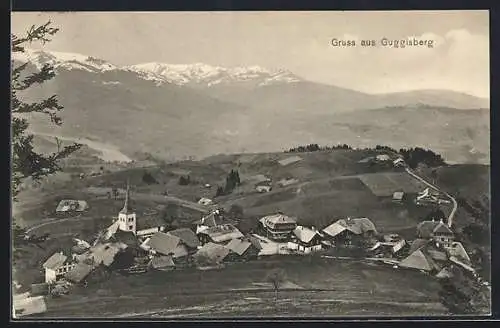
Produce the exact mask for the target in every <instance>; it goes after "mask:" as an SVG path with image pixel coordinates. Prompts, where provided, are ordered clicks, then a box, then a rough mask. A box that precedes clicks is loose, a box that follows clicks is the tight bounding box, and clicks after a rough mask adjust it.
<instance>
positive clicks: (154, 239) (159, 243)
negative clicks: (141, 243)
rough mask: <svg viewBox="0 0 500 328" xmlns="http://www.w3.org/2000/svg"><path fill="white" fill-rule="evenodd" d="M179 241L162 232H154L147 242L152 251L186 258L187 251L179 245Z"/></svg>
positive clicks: (177, 238) (175, 237)
mask: <svg viewBox="0 0 500 328" xmlns="http://www.w3.org/2000/svg"><path fill="white" fill-rule="evenodd" d="M180 242H181V239H180V238H179V237H177V236H173V235H169V234H166V233H163V232H156V233H155V234H154V235H153V236H151V239H150V240H149V242H148V246H150V247H151V249H152V250H154V251H156V252H158V253H160V254H164V255H173V256H174V257H181V256H186V255H187V254H188V253H187V250H186V248H185V247H183V245H181V244H180Z"/></svg>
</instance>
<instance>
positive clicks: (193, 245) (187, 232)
mask: <svg viewBox="0 0 500 328" xmlns="http://www.w3.org/2000/svg"><path fill="white" fill-rule="evenodd" d="M167 235H171V236H175V237H177V238H179V239H180V240H181V242H182V243H183V244H184V245H185V246H186V248H187V250H188V252H190V253H191V252H192V251H195V250H197V249H198V246H200V245H201V243H200V240H199V239H198V237H196V234H195V233H194V232H193V230H191V229H188V228H179V229H175V230H171V231H168V232H167Z"/></svg>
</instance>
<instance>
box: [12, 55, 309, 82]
mask: <svg viewBox="0 0 500 328" xmlns="http://www.w3.org/2000/svg"><path fill="white" fill-rule="evenodd" d="M12 59H13V60H16V61H19V62H23V63H25V62H30V63H32V64H34V65H35V66H36V67H37V68H39V69H40V68H41V67H42V66H43V65H44V64H50V65H52V66H53V67H54V68H55V69H56V70H57V69H60V68H63V69H66V70H73V69H76V70H85V71H88V72H93V73H101V72H106V71H113V70H123V71H129V72H134V73H136V74H137V75H138V76H139V77H141V78H142V79H145V80H150V81H155V82H156V83H157V84H163V83H173V84H176V85H187V84H189V85H193V84H197V85H201V86H206V87H210V86H214V85H218V84H224V83H235V82H254V83H255V85H257V86H265V85H270V84H274V83H294V82H299V81H301V79H300V78H299V77H297V76H295V75H294V74H293V73H291V72H289V71H287V70H283V69H274V70H270V69H266V68H263V67H260V66H248V67H244V66H240V67H231V68H228V67H221V66H212V65H208V64H204V63H194V64H166V63H157V62H151V63H144V64H137V65H131V66H123V67H119V66H116V65H113V64H111V63H109V62H108V61H105V60H102V59H99V58H95V57H92V56H86V55H82V54H78V53H68V52H57V51H41V50H34V49H25V51H24V52H23V53H20V52H16V53H13V57H12Z"/></svg>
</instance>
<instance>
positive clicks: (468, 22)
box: [10, 10, 492, 321]
mask: <svg viewBox="0 0 500 328" xmlns="http://www.w3.org/2000/svg"><path fill="white" fill-rule="evenodd" d="M10 18H11V44H10V47H11V61H10V63H11V69H10V70H11V82H10V88H11V93H10V94H11V115H10V117H11V122H10V123H11V139H10V142H11V187H10V188H11V201H12V206H11V207H12V213H11V230H12V234H11V236H12V238H11V253H10V254H11V261H10V265H11V281H12V285H11V290H10V292H11V299H10V302H11V304H10V306H11V319H12V320H16V321H17V320H18V321H47V320H72V319H78V320H90V319H100V320H108V321H109V320H118V319H126V320H130V321H132V320H178V319H181V318H182V319H191V320H204V319H205V320H210V319H211V320H213V319H221V320H234V319H241V320H244V319H245V318H253V319H259V318H263V319H271V320H273V319H274V320H277V319H280V318H281V319H283V318H302V319H307V318H325V319H329V318H330V319H332V320H334V319H336V318H351V319H362V318H375V319H376V318H405V317H425V318H433V317H435V318H438V317H439V318H443V317H445V318H450V319H453V318H454V317H457V316H464V315H465V316H484V317H485V318H486V317H487V316H489V315H491V313H492V310H491V238H490V237H491V225H490V221H491V220H490V202H491V192H490V67H489V62H490V55H489V52H490V49H489V42H490V34H489V12H488V11H486V10H475V11H473V10H468V11H466V10H454V11H452V10H447V11H199V12H189V11H184V12H182V11H178V12H173V11H172V12H166V11H164V12H15V11H14V12H12V13H11V17H10Z"/></svg>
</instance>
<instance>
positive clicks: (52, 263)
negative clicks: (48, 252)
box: [42, 252, 76, 283]
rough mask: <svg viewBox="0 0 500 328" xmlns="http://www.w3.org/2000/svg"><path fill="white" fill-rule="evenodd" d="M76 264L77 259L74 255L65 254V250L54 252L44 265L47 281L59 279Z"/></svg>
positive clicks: (51, 281)
mask: <svg viewBox="0 0 500 328" xmlns="http://www.w3.org/2000/svg"><path fill="white" fill-rule="evenodd" d="M75 266H76V261H75V260H74V259H73V258H72V257H68V256H66V255H64V253H63V252H57V253H54V254H52V256H51V257H49V258H48V259H47V261H45V263H43V265H42V267H43V268H44V269H45V282H46V283H53V282H55V281H57V280H58V279H60V278H61V277H63V276H64V275H65V274H66V273H67V272H68V271H71V270H72V269H73V268H74V267H75Z"/></svg>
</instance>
